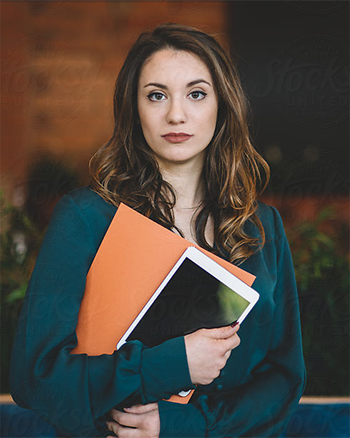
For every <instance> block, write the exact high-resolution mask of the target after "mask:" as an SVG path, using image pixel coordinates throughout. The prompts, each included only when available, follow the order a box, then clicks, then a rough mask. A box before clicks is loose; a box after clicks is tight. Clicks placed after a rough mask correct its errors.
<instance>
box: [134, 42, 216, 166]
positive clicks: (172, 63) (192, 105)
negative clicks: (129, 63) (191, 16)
mask: <svg viewBox="0 0 350 438" xmlns="http://www.w3.org/2000/svg"><path fill="white" fill-rule="evenodd" d="M137 107H138V113H139V118H140V122H141V127H142V131H143V135H144V137H145V139H146V142H147V144H148V145H149V147H150V148H151V149H152V151H153V152H154V154H155V156H156V158H157V160H158V162H159V165H160V166H161V167H162V166H167V167H168V166H169V165H178V164H181V163H187V162H188V163H189V162H191V163H193V164H194V165H196V166H203V163H204V157H205V149H206V147H207V146H208V144H209V143H210V141H211V139H212V137H213V134H214V130H215V126H216V119H217V112H218V100H217V95H216V90H215V88H214V84H213V79H212V77H211V74H210V72H209V70H208V68H207V66H206V65H205V64H204V62H203V61H201V60H200V58H198V57H197V56H196V55H194V54H192V53H190V52H185V51H175V50H172V49H163V50H160V51H158V52H156V53H155V54H154V55H152V56H151V57H150V58H149V59H148V60H146V62H145V63H144V65H143V67H142V69H141V74H140V78H139V82H138V92H137Z"/></svg>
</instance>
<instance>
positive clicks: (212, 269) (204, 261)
mask: <svg viewBox="0 0 350 438" xmlns="http://www.w3.org/2000/svg"><path fill="white" fill-rule="evenodd" d="M186 258H188V259H189V260H191V261H192V262H194V263H196V264H197V265H198V266H200V267H201V268H202V269H204V270H205V271H207V272H208V273H209V274H211V275H212V276H213V277H215V278H216V279H217V280H219V281H220V282H221V283H223V284H225V285H226V286H227V287H228V288H230V289H232V290H233V292H235V293H237V294H238V295H240V296H241V297H242V298H244V299H245V300H246V301H248V302H249V305H248V307H247V308H246V309H245V310H244V311H243V313H242V314H241V315H240V317H239V318H238V319H237V322H238V323H239V324H242V322H243V321H244V319H245V318H246V317H247V315H248V314H249V312H250V311H251V310H252V308H253V307H254V305H255V304H256V302H257V301H258V299H259V294H258V292H256V291H255V290H254V289H253V288H251V287H250V286H248V285H247V284H245V283H244V282H243V281H242V280H240V279H239V278H237V277H236V276H235V275H233V274H231V272H229V271H227V269H225V268H223V267H222V266H220V265H219V264H218V263H216V262H215V261H214V260H212V259H211V258H210V257H208V256H207V255H205V254H204V253H203V252H201V251H200V250H199V249H197V248H196V247H194V246H190V247H189V248H187V249H186V250H185V252H184V253H183V254H182V256H181V257H180V258H179V260H178V261H177V262H176V263H175V265H174V266H173V268H172V269H171V270H170V272H169V273H168V275H167V276H166V277H165V279H164V280H163V281H162V283H161V284H160V286H159V287H158V288H157V290H156V291H155V292H154V294H153V295H152V297H151V298H150V299H149V300H148V302H147V303H146V304H145V306H144V307H143V309H142V310H141V312H140V313H139V314H138V316H137V317H136V318H135V320H134V321H133V323H132V324H131V325H130V327H129V328H128V330H127V331H126V332H125V333H124V335H123V336H122V338H121V339H120V341H119V342H118V344H117V350H118V349H119V348H120V347H121V346H122V345H124V344H125V343H126V342H127V338H128V337H129V335H130V334H131V333H132V331H133V330H134V328H135V327H136V326H137V325H138V323H139V321H140V320H141V319H142V318H143V316H144V315H145V314H146V312H147V311H148V309H149V308H150V307H151V306H152V304H153V303H154V301H155V300H156V299H157V298H158V296H159V295H160V293H161V292H162V290H163V289H164V288H165V286H166V285H167V284H168V282H169V281H170V279H171V278H172V277H173V275H174V274H175V272H176V271H177V270H178V268H179V267H180V265H181V264H182V263H183V261H184V260H185V259H186Z"/></svg>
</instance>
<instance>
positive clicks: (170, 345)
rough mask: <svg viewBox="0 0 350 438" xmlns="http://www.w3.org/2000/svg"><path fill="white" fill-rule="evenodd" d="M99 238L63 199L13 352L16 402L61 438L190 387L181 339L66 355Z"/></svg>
mask: <svg viewBox="0 0 350 438" xmlns="http://www.w3.org/2000/svg"><path fill="white" fill-rule="evenodd" d="M102 237H103V236H99V238H100V240H101V239H102ZM97 240H98V239H97V238H96V231H95V230H94V224H92V225H91V220H90V221H89V220H87V219H86V216H85V214H83V212H82V209H81V208H80V206H79V205H78V204H77V203H76V201H75V199H74V198H73V197H72V196H70V195H66V196H65V197H63V198H62V199H61V200H60V201H59V203H58V204H57V206H56V208H55V210H54V213H53V217H52V220H51V222H50V225H49V227H48V229H47V232H46V234H45V238H44V241H43V244H42V247H41V250H40V254H39V256H38V259H37V263H36V266H35V268H34V271H33V274H32V277H31V280H30V283H29V286H28V290H27V293H26V297H25V301H24V304H23V308H22V311H21V315H20V318H19V323H18V328H17V333H16V338H15V342H14V347H13V352H12V362H11V376H10V385H11V393H12V396H13V398H14V400H15V401H16V403H18V404H19V405H20V406H22V407H25V408H29V409H33V410H34V411H36V412H37V413H39V414H40V416H42V417H43V418H44V419H45V420H46V421H48V422H50V423H51V424H52V425H54V426H55V427H56V428H57V429H58V430H59V431H60V432H61V433H62V434H64V435H66V436H89V437H92V436H106V435H105V420H106V418H105V414H106V413H107V412H108V411H109V410H110V409H111V408H113V407H118V406H119V407H121V406H128V405H131V404H135V403H142V404H146V403H150V402H154V401H157V400H160V399H162V398H169V397H170V396H171V395H172V394H175V393H178V392H179V391H181V390H182V389H184V388H191V387H193V385H192V383H191V380H190V375H189V371H188V365H187V360H186V350H185V344H184V339H183V337H179V338H176V339H172V340H170V341H167V342H165V343H163V344H161V345H159V346H157V347H155V348H146V347H145V346H144V345H143V344H141V343H140V342H138V341H133V342H128V343H126V344H125V345H124V346H123V347H122V348H121V349H120V350H118V351H116V352H114V354H112V355H107V354H105V355H101V356H87V355H86V354H70V351H71V350H72V349H73V348H74V347H75V346H76V345H77V337H76V332H75V328H76V325H77V319H78V313H79V308H80V303H81V300H82V297H83V294H84V289H85V280H86V274H87V272H88V269H89V267H90V264H91V262H92V260H93V257H94V255H95V253H96V250H97V246H98V243H96V242H97ZM160 357H161V358H162V360H159V358H160Z"/></svg>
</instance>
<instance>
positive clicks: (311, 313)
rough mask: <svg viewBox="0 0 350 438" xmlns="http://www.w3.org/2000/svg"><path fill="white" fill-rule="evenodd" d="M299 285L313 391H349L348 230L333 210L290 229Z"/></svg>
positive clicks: (332, 393) (308, 367) (304, 342)
mask: <svg viewBox="0 0 350 438" xmlns="http://www.w3.org/2000/svg"><path fill="white" fill-rule="evenodd" d="M286 232H287V235H288V239H289V242H290V245H291V251H292V254H293V259H294V265H295V273H296V279H297V283H298V290H299V298H300V311H301V323H302V332H303V344H304V356H305V361H306V366H307V371H308V385H307V387H306V392H305V393H306V394H308V395H330V396H331V395H348V394H349V374H348V371H349V342H348V336H349V248H348V242H349V239H348V237H349V229H348V226H347V224H345V223H344V222H341V221H340V220H339V219H338V218H337V216H336V214H335V211H334V210H333V209H332V208H325V209H323V210H322V211H321V212H320V213H319V215H318V216H317V217H316V219H315V220H314V221H308V222H303V223H301V224H299V225H298V226H294V227H289V228H286Z"/></svg>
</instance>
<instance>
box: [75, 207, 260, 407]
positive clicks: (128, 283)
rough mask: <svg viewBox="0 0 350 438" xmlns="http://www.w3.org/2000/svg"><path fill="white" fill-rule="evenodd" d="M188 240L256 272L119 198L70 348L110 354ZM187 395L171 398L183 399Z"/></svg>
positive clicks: (248, 278)
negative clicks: (184, 237) (188, 237)
mask: <svg viewBox="0 0 350 438" xmlns="http://www.w3.org/2000/svg"><path fill="white" fill-rule="evenodd" d="M189 246H196V247H197V248H198V249H200V250H201V251H202V252H204V253H205V254H206V255H208V256H209V257H210V258H211V259H213V260H215V261H216V262H217V263H219V264H220V265H221V266H223V267H224V268H226V269H227V270H228V271H230V272H231V273H232V274H234V275H235V276H236V277H238V278H239V279H241V280H242V281H244V282H245V283H246V284H248V285H249V286H251V285H252V283H253V281H254V279H255V277H254V275H252V274H250V273H248V272H245V271H243V270H242V269H240V268H238V267H237V266H234V265H232V264H231V263H229V262H227V261H226V260H223V259H222V258H220V257H218V256H216V255H214V254H212V253H210V252H208V251H206V250H204V249H203V248H200V247H199V246H198V245H195V244H193V243H192V242H189V241H187V240H186V239H183V238H182V237H181V236H178V235H177V234H174V233H173V232H171V231H170V230H167V229H166V228H164V227H162V226H161V225H159V224H157V223H156V222H154V221H152V220H150V219H148V218H146V217H145V216H143V215H142V214H140V213H137V212H136V211H134V210H133V209H131V208H129V207H127V206H126V205H124V204H120V206H119V208H118V210H117V212H116V214H115V215H114V218H113V219H112V221H111V223H110V226H109V228H108V230H107V232H106V234H105V236H104V238H103V240H102V243H101V245H100V247H99V249H98V251H97V253H96V255H95V258H94V260H93V262H92V264H91V267H90V269H89V272H88V275H87V278H86V286H85V293H84V297H83V300H82V303H81V307H80V311H79V316H78V324H77V328H76V333H77V338H78V345H77V346H76V348H74V350H72V353H74V354H78V353H86V354H88V355H94V356H97V355H100V354H112V353H113V352H114V351H115V349H116V345H117V343H118V341H119V340H120V339H121V337H122V336H123V334H124V333H125V331H126V330H127V329H128V328H129V326H130V325H131V323H132V322H133V321H134V319H135V318H136V317H137V315H138V314H139V313H140V311H141V310H142V308H143V307H144V306H145V304H146V303H147V302H148V300H149V299H150V298H151V296H152V295H153V293H154V292H155V291H156V289H157V288H158V287H159V285H160V284H161V283H162V281H163V280H164V278H165V277H166V275H167V274H168V273H169V271H170V270H171V268H172V267H173V266H174V265H175V263H176V262H177V260H178V259H179V258H180V257H181V255H182V254H183V252H184V251H185V250H186V249H187V248H188V247H189ZM191 395H192V393H191V394H190V395H189V396H187V397H180V396H176V395H175V396H173V397H171V399H170V401H176V402H179V403H187V402H188V400H189V398H190V396H191Z"/></svg>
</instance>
